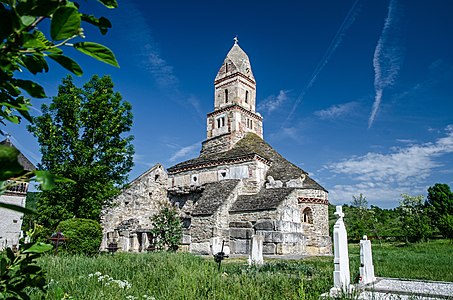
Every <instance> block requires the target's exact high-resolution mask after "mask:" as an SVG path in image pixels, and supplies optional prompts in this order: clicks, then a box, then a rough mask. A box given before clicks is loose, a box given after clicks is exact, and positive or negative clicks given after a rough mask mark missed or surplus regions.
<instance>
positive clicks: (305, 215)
mask: <svg viewBox="0 0 453 300" xmlns="http://www.w3.org/2000/svg"><path fill="white" fill-rule="evenodd" d="M302 221H303V222H304V223H308V224H313V212H312V210H311V208H310V207H307V208H305V209H304V211H303V212H302Z"/></svg>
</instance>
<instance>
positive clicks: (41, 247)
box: [24, 243, 53, 253]
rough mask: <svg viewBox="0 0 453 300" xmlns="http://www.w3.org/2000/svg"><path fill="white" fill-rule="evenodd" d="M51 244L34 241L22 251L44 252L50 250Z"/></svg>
mask: <svg viewBox="0 0 453 300" xmlns="http://www.w3.org/2000/svg"><path fill="white" fill-rule="evenodd" d="M52 248H53V246H52V245H50V244H45V243H35V244H33V245H32V246H31V247H30V248H28V249H27V250H25V251H24V253H44V252H47V251H49V250H52Z"/></svg>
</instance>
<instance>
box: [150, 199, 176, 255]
mask: <svg viewBox="0 0 453 300" xmlns="http://www.w3.org/2000/svg"><path fill="white" fill-rule="evenodd" d="M151 224H152V229H151V232H152V234H153V235H154V237H155V238H156V249H157V250H168V251H176V250H177V249H178V246H179V243H180V241H181V237H182V223H181V220H180V219H179V216H178V212H177V211H176V209H175V208H173V207H170V206H165V207H164V208H162V209H161V210H160V212H159V213H158V214H156V215H154V216H153V217H152V218H151Z"/></svg>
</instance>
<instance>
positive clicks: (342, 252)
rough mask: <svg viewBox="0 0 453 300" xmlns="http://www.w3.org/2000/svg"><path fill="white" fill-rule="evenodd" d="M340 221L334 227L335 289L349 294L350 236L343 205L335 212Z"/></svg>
mask: <svg viewBox="0 0 453 300" xmlns="http://www.w3.org/2000/svg"><path fill="white" fill-rule="evenodd" d="M335 215H336V216H337V218H338V220H337V222H335V225H334V227H333V242H334V256H335V258H334V266H335V270H334V271H333V284H334V289H337V290H343V291H344V292H349V290H350V274H349V255H348V236H347V232H346V228H345V226H344V222H343V217H344V214H343V211H342V207H341V205H338V206H337V211H336V212H335Z"/></svg>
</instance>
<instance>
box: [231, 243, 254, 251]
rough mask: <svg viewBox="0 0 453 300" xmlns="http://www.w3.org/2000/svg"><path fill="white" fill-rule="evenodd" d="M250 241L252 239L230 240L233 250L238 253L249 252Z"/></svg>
mask: <svg viewBox="0 0 453 300" xmlns="http://www.w3.org/2000/svg"><path fill="white" fill-rule="evenodd" d="M250 243H251V241H250V240H230V245H231V246H230V249H231V252H232V253H236V254H249V253H250Z"/></svg>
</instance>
